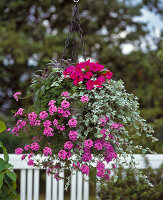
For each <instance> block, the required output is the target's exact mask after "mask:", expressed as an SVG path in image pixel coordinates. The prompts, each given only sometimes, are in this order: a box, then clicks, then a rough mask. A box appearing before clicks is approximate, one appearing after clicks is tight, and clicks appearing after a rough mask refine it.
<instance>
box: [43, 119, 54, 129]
mask: <svg viewBox="0 0 163 200" xmlns="http://www.w3.org/2000/svg"><path fill="white" fill-rule="evenodd" d="M43 125H44V127H45V128H47V127H49V126H51V125H52V122H51V121H49V120H46V121H45V122H44V123H43Z"/></svg>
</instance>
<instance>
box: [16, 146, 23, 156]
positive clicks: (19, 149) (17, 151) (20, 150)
mask: <svg viewBox="0 0 163 200" xmlns="http://www.w3.org/2000/svg"><path fill="white" fill-rule="evenodd" d="M15 153H16V154H17V155H21V154H22V153H23V149H22V148H20V147H19V148H17V149H15Z"/></svg>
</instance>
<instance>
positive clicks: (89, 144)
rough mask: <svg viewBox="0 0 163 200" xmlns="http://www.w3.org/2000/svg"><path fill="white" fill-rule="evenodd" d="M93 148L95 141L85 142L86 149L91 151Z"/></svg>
mask: <svg viewBox="0 0 163 200" xmlns="http://www.w3.org/2000/svg"><path fill="white" fill-rule="evenodd" d="M92 146H93V141H92V140H91V139H88V140H85V141H84V147H85V148H88V149H90V148H91V147H92Z"/></svg>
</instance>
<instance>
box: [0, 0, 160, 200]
mask: <svg viewBox="0 0 163 200" xmlns="http://www.w3.org/2000/svg"><path fill="white" fill-rule="evenodd" d="M73 4H74V3H73V0H37V1H36V0H28V1H26V0H1V1H0V120H2V121H5V123H6V124H7V127H11V126H12V125H13V123H14V119H13V117H12V116H13V114H12V112H11V111H12V110H17V109H18V108H19V107H20V106H21V107H25V106H28V105H29V104H30V103H31V100H28V99H25V100H23V101H18V102H16V101H14V99H13V98H12V96H13V94H14V93H15V92H16V91H21V92H22V93H23V95H24V94H25V93H26V90H27V89H28V87H29V85H30V80H31V77H32V74H33V73H34V72H35V71H36V70H38V69H43V68H45V67H46V66H47V63H49V60H51V59H59V58H61V56H62V52H63V50H64V42H65V40H66V38H67V36H68V31H69V25H70V22H71V14H72V8H73ZM79 12H80V19H81V26H82V30H83V38H84V41H85V51H86V54H87V58H91V59H92V60H95V61H98V62H99V63H101V64H103V65H104V66H105V67H107V68H109V69H110V70H111V71H112V72H113V73H114V77H113V78H114V79H116V80H117V79H122V80H123V81H124V82H125V85H126V89H127V91H128V92H130V93H134V94H135V95H136V96H137V97H138V98H139V102H140V109H141V115H142V116H143V117H144V118H145V119H146V120H147V122H148V123H150V124H151V125H152V127H153V128H154V130H155V133H154V135H155V136H156V137H157V138H159V142H156V143H155V144H152V143H149V141H147V140H146V139H145V137H142V138H141V143H142V144H143V145H144V146H149V147H150V148H151V149H152V150H155V151H156V152H157V153H163V142H162V141H163V43H162V42H161V41H162V38H163V0H134V1H133V0H80V2H79ZM70 51H71V44H70V47H69V51H68V53H70ZM75 53H76V54H75V56H76V58H80V60H82V51H81V44H80V39H79V38H76V51H75ZM0 140H1V141H2V142H4V144H5V146H6V148H7V150H8V152H9V153H13V152H14V149H15V148H17V147H18V146H20V143H21V142H23V138H17V137H14V136H12V135H10V134H9V133H7V132H4V133H3V134H0ZM126 199H127V198H126Z"/></svg>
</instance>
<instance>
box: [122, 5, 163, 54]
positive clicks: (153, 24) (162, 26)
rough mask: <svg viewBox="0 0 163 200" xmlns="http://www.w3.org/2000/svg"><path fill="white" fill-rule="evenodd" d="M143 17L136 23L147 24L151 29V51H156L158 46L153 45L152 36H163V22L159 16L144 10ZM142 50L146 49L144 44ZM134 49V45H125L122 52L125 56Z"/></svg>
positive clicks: (137, 19)
mask: <svg viewBox="0 0 163 200" xmlns="http://www.w3.org/2000/svg"><path fill="white" fill-rule="evenodd" d="M141 12H142V16H141V17H135V21H141V22H147V23H148V28H149V29H150V35H149V36H148V38H147V39H148V41H149V43H150V46H151V49H155V48H156V46H155V45H154V44H153V42H152V39H151V36H152V37H156V38H159V37H160V35H161V30H163V20H161V17H160V16H159V15H156V14H155V13H153V12H150V11H148V10H146V9H144V8H142V10H141ZM142 48H143V49H145V44H143V43H142ZM133 49H134V46H133V45H132V44H124V45H123V46H122V51H123V53H124V54H129V53H130V52H131V51H132V50H133Z"/></svg>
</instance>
